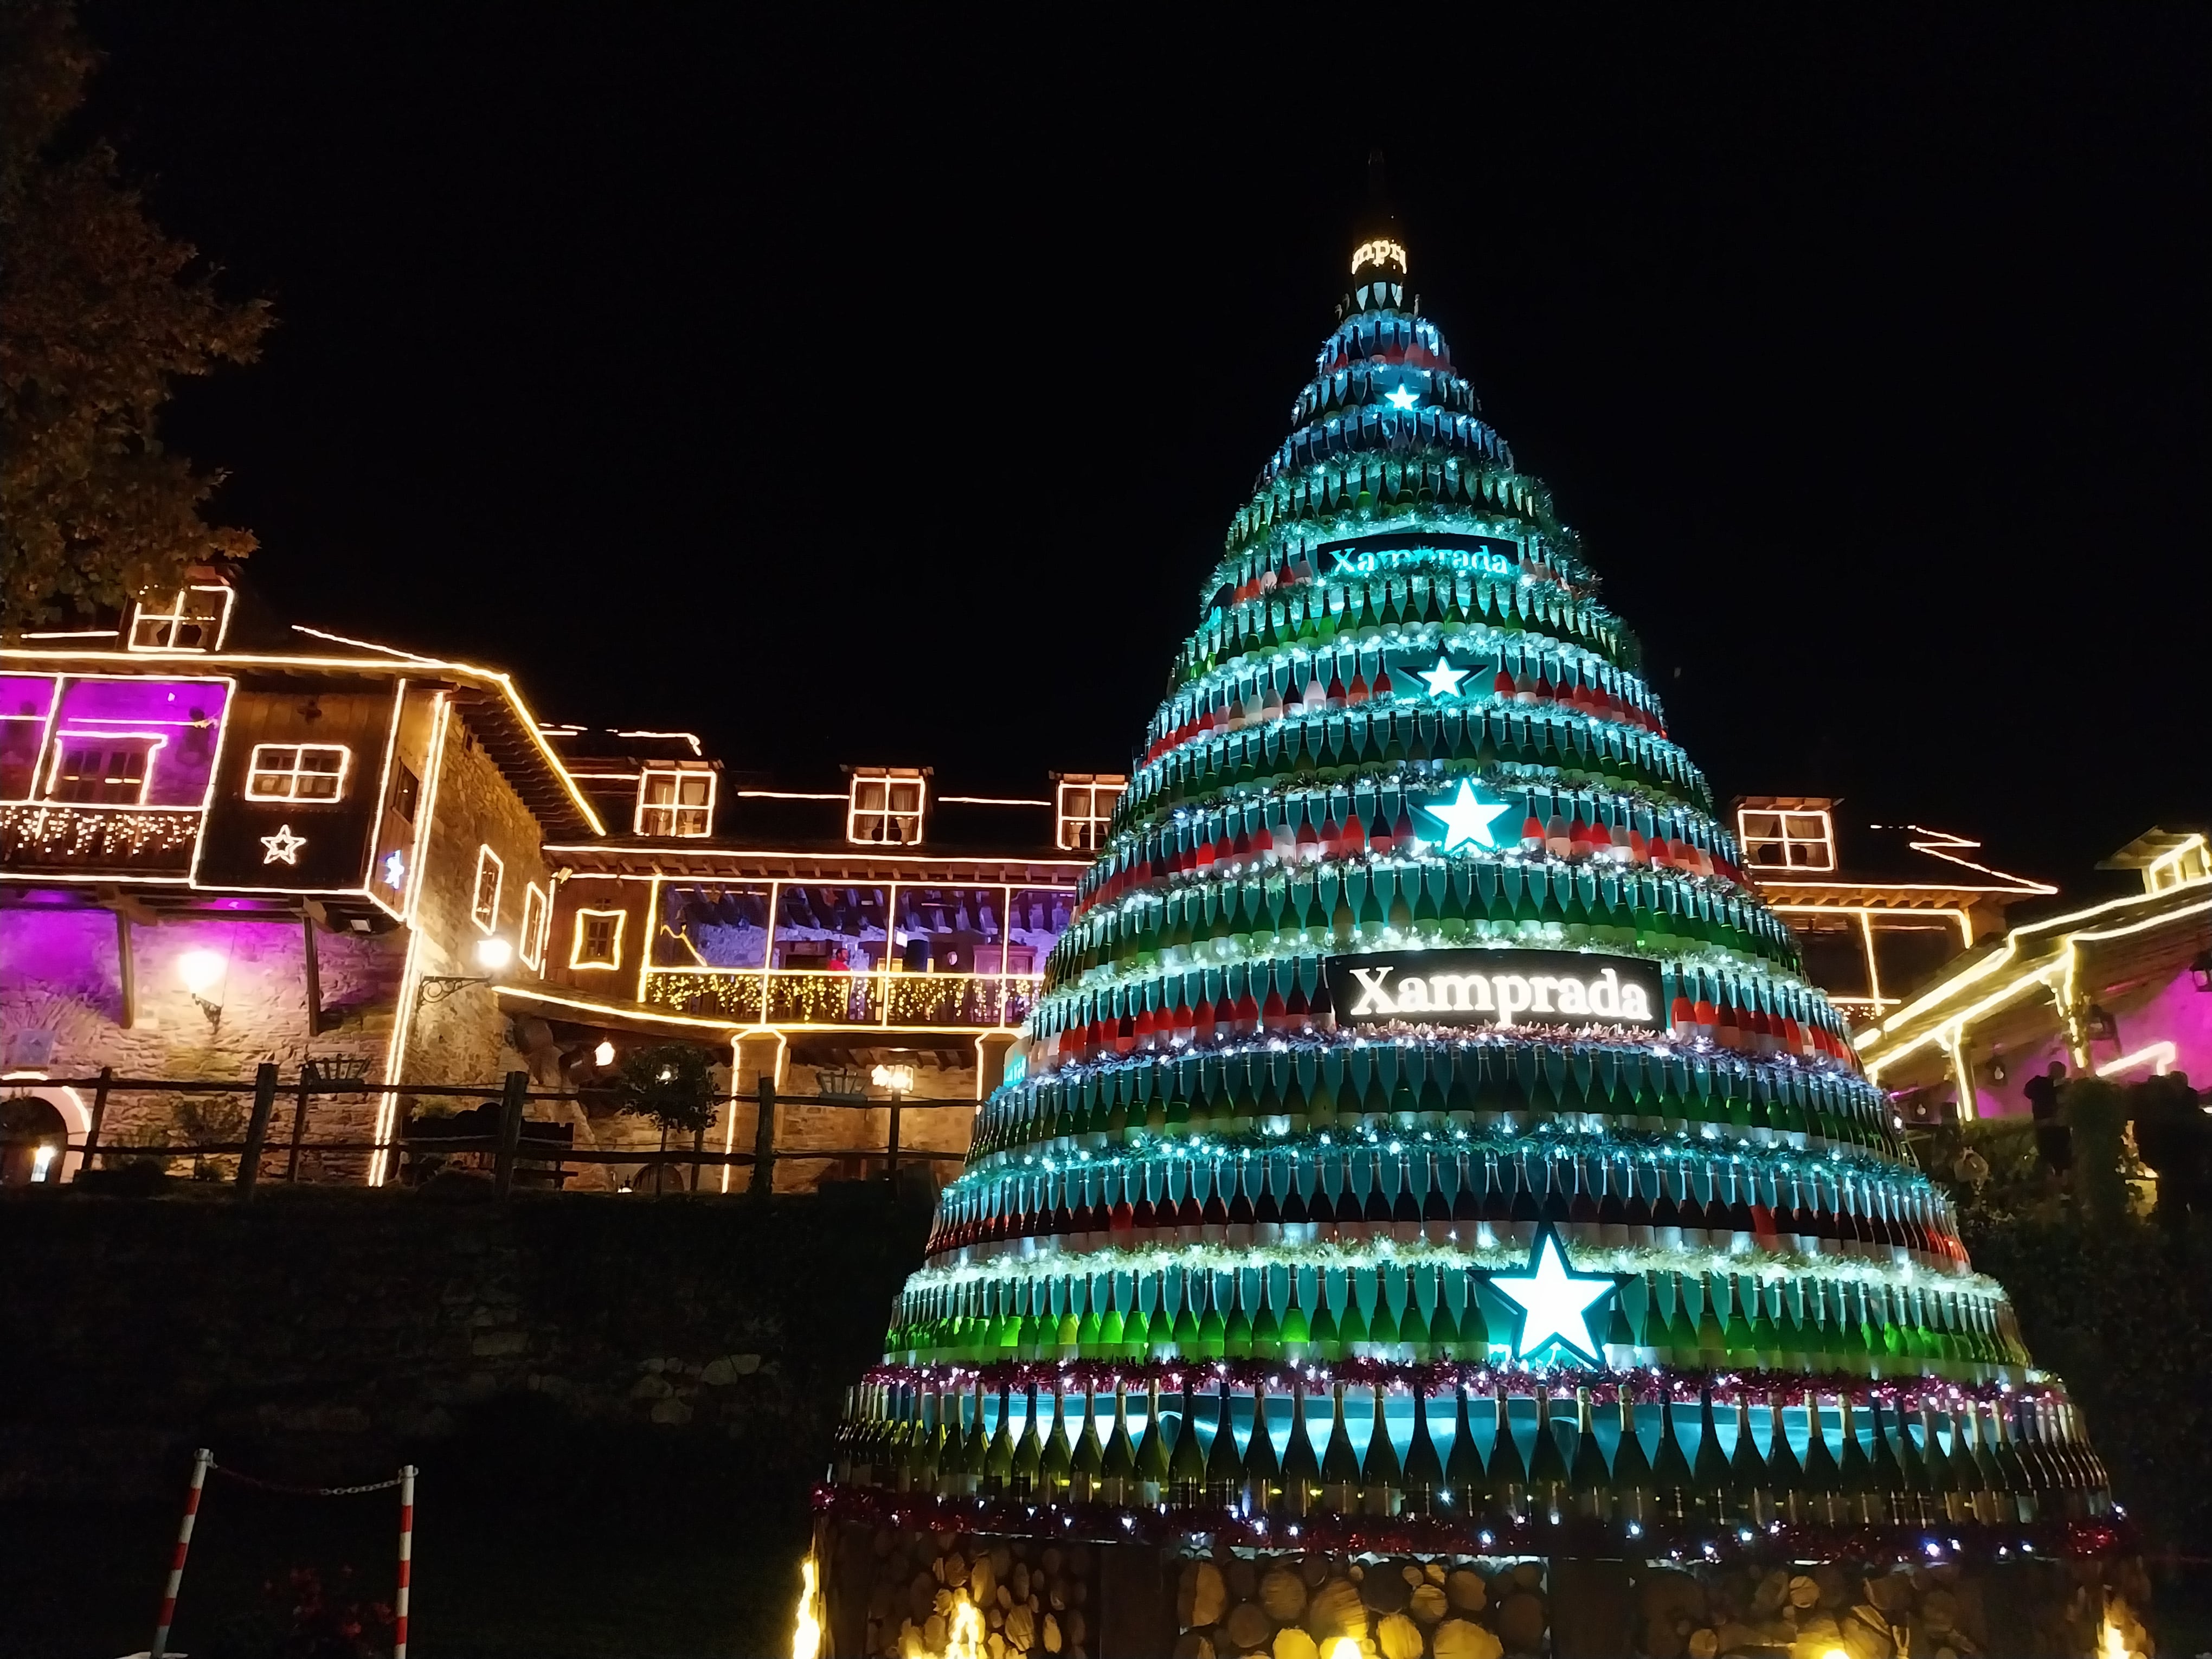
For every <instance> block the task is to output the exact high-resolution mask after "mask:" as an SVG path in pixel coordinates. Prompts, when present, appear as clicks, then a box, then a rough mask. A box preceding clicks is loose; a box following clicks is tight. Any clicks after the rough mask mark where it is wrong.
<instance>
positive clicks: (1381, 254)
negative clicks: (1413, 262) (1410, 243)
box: [1352, 236, 1406, 276]
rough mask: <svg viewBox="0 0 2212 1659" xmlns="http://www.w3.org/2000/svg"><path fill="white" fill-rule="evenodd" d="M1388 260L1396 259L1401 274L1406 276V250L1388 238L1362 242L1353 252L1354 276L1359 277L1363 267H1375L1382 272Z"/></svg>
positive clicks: (1381, 237)
mask: <svg viewBox="0 0 2212 1659" xmlns="http://www.w3.org/2000/svg"><path fill="white" fill-rule="evenodd" d="M1386 259H1395V260H1396V261H1397V262H1398V271H1399V274H1400V275H1401V276H1403V275H1404V274H1405V270H1406V250H1405V249H1404V248H1403V247H1401V246H1399V245H1398V244H1397V243H1395V242H1394V241H1392V240H1390V239H1389V237H1387V236H1377V237H1376V238H1375V239H1374V240H1371V241H1365V242H1362V243H1361V244H1360V245H1359V246H1358V247H1356V248H1354V249H1352V275H1353V276H1358V275H1359V267H1360V266H1362V265H1373V266H1375V267H1376V269H1377V270H1380V269H1381V268H1382V266H1383V261H1384V260H1386Z"/></svg>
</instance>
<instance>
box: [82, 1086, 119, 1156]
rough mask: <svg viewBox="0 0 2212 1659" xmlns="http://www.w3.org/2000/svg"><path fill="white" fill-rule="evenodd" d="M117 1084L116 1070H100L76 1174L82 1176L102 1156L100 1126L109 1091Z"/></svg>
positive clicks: (105, 1111) (104, 1113)
mask: <svg viewBox="0 0 2212 1659" xmlns="http://www.w3.org/2000/svg"><path fill="white" fill-rule="evenodd" d="M114 1082H115V1068H114V1067H113V1066H101V1067H100V1082H99V1084H98V1085H96V1086H95V1087H94V1089H93V1091H92V1121H90V1122H89V1123H88V1124H86V1125H85V1127H84V1150H83V1151H82V1152H79V1153H78V1154H77V1160H76V1172H77V1173H78V1174H79V1175H82V1174H83V1173H84V1172H85V1171H86V1170H89V1169H90V1168H91V1167H92V1160H93V1159H94V1158H97V1157H99V1156H100V1122H101V1121H102V1120H103V1119H104V1118H106V1115H107V1091H108V1089H109V1088H110V1087H111V1086H112V1085H113V1083H114Z"/></svg>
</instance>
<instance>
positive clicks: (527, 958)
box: [521, 881, 553, 969]
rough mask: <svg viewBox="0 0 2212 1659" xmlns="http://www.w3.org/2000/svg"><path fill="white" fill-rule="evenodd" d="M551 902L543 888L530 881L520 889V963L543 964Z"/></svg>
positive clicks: (538, 967)
mask: <svg viewBox="0 0 2212 1659" xmlns="http://www.w3.org/2000/svg"><path fill="white" fill-rule="evenodd" d="M552 923H553V902H552V900H551V899H550V898H549V897H548V896H547V895H546V892H545V890H544V888H543V887H540V886H539V885H538V884H537V883H536V882H534V881H533V882H532V883H531V884H529V885H528V886H527V887H526V888H524V889H523V890H522V951H521V955H522V965H523V966H524V967H526V968H529V969H541V968H543V967H544V965H545V935H546V934H547V933H550V931H551V929H552Z"/></svg>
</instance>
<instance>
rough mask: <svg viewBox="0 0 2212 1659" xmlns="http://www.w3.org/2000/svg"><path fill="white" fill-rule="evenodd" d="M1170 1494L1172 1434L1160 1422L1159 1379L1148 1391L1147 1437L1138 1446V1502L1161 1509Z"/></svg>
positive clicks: (1150, 1384)
mask: <svg viewBox="0 0 2212 1659" xmlns="http://www.w3.org/2000/svg"><path fill="white" fill-rule="evenodd" d="M1167 1490H1168V1431H1167V1425H1166V1424H1164V1422H1162V1421H1161V1420H1160V1383H1159V1379H1158V1377H1157V1376H1156V1377H1154V1378H1153V1379H1152V1381H1151V1383H1148V1384H1147V1385H1146V1399H1145V1436H1144V1438H1143V1439H1142V1440H1140V1441H1139V1442H1138V1443H1137V1498H1136V1501H1137V1502H1139V1503H1141V1504H1146V1506H1147V1507H1151V1508H1157V1507H1158V1505H1160V1504H1163V1503H1164V1502H1166V1500H1167Z"/></svg>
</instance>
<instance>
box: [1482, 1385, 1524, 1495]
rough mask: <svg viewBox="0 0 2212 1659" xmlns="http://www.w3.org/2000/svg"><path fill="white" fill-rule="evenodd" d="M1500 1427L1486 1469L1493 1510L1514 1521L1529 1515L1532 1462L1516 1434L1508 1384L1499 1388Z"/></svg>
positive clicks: (1491, 1446) (1493, 1440) (1492, 1443)
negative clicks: (1509, 1402) (1509, 1406)
mask: <svg viewBox="0 0 2212 1659" xmlns="http://www.w3.org/2000/svg"><path fill="white" fill-rule="evenodd" d="M1496 1398H1497V1401H1498V1429H1497V1432H1496V1434H1495V1436H1494V1437H1492V1440H1491V1443H1490V1464H1489V1468H1488V1469H1487V1471H1486V1473H1487V1474H1488V1477H1489V1485H1490V1504H1491V1509H1492V1513H1494V1514H1496V1515H1498V1516H1502V1517H1504V1519H1506V1520H1508V1521H1510V1522H1522V1521H1526V1520H1527V1519H1528V1460H1527V1459H1526V1458H1524V1457H1522V1455H1521V1447H1520V1444H1519V1443H1517V1442H1516V1440H1515V1439H1514V1438H1513V1418H1512V1413H1511V1412H1510V1409H1509V1408H1508V1407H1507V1403H1506V1397H1505V1387H1504V1384H1503V1383H1500V1384H1499V1385H1498V1392H1497V1396H1496Z"/></svg>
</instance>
